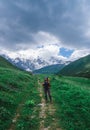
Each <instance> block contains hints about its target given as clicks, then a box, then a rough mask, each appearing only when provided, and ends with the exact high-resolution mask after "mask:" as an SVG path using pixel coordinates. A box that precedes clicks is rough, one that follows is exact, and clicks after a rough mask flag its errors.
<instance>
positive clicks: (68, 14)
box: [0, 0, 90, 60]
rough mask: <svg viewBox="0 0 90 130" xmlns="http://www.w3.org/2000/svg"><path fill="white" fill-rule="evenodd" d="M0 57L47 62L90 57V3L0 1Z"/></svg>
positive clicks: (85, 0)
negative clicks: (42, 59)
mask: <svg viewBox="0 0 90 130" xmlns="http://www.w3.org/2000/svg"><path fill="white" fill-rule="evenodd" d="M0 54H7V55H9V56H11V57H12V58H15V57H17V56H19V55H21V56H22V57H25V58H29V57H37V56H40V57H42V58H45V59H47V60H48V57H52V56H54V57H57V58H59V59H64V60H67V59H68V60H75V59H78V58H80V57H83V56H85V55H88V54H90V0H0Z"/></svg>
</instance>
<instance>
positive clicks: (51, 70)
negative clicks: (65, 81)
mask: <svg viewBox="0 0 90 130" xmlns="http://www.w3.org/2000/svg"><path fill="white" fill-rule="evenodd" d="M64 66H65V64H55V65H50V66H46V67H43V68H41V69H38V70H35V71H33V73H37V74H55V73H57V72H58V71H59V70H61V69H62V68H63V67H64Z"/></svg>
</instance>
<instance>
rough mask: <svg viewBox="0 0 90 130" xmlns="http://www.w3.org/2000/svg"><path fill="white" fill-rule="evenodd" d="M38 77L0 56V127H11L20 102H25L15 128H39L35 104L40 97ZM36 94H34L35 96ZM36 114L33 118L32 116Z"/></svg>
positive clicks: (25, 129)
mask: <svg viewBox="0 0 90 130" xmlns="http://www.w3.org/2000/svg"><path fill="white" fill-rule="evenodd" d="M36 87H37V82H36V77H35V76H32V75H30V74H28V73H26V72H23V71H20V70H18V69H17V68H16V67H14V66H12V65H11V64H10V63H8V62H7V61H6V60H4V59H3V58H2V57H0V129H1V130H5V129H8V128H9V127H10V124H12V120H13V118H14V116H15V113H16V110H17V109H18V106H19V104H21V103H22V104H23V106H22V109H21V110H19V112H20V113H19V114H20V117H19V119H18V121H17V122H16V124H15V126H14V129H16V130H21V129H24V130H27V129H29V128H31V129H32V130H33V129H37V128H38V126H39V122H38V119H37V117H38V116H37V115H38V110H36V112H34V111H35V106H36V105H37V104H38V103H39V101H40V98H39V94H38V92H37V89H36ZM33 95H34V96H33ZM32 115H34V117H33V119H32V118H31V116H32Z"/></svg>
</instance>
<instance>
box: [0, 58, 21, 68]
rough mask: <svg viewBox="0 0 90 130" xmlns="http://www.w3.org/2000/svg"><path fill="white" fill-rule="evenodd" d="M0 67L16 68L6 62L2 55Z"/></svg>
mask: <svg viewBox="0 0 90 130" xmlns="http://www.w3.org/2000/svg"><path fill="white" fill-rule="evenodd" d="M0 67H4V68H10V69H18V68H17V67H15V66H13V65H12V64H11V63H10V62H8V61H7V60H6V59H5V58H3V57H2V56H0Z"/></svg>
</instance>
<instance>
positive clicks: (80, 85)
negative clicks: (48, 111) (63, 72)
mask: <svg viewBox="0 0 90 130" xmlns="http://www.w3.org/2000/svg"><path fill="white" fill-rule="evenodd" d="M52 94H53V98H54V100H55V103H56V106H57V110H56V116H57V117H58V119H59V120H60V124H62V127H63V128H64V129H66V130H90V80H89V79H85V78H72V77H55V78H54V79H53V80H52Z"/></svg>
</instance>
